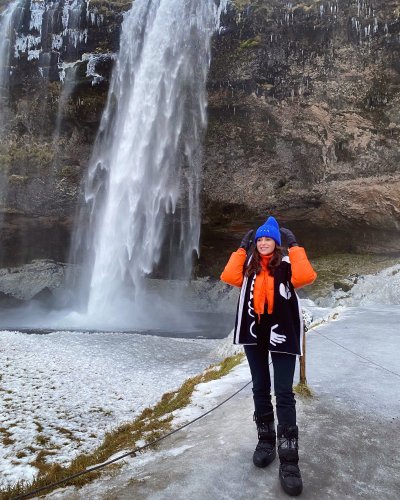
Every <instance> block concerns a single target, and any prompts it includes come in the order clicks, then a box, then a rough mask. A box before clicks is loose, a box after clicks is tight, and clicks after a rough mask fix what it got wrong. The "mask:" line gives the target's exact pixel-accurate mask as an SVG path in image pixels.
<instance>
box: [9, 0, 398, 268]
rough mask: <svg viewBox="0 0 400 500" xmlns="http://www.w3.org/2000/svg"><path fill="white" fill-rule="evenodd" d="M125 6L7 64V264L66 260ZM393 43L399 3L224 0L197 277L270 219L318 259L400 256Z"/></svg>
mask: <svg viewBox="0 0 400 500" xmlns="http://www.w3.org/2000/svg"><path fill="white" fill-rule="evenodd" d="M32 3H34V2H32ZM44 3H46V2H44ZM128 7H129V2H124V1H122V2H117V1H108V2H103V1H102V0H97V1H95V0H92V1H90V3H89V4H88V7H87V6H86V4H85V9H86V8H87V9H88V10H85V13H84V15H83V16H82V19H81V21H80V23H81V24H80V29H81V30H82V31H83V32H85V30H86V32H85V33H86V34H85V37H83V38H82V40H81V41H80V42H79V43H77V46H76V47H74V48H73V50H72V46H71V45H70V46H69V47H70V49H69V50H67V51H64V52H63V51H62V50H59V49H57V46H55V47H53V48H52V49H51V50H50V49H49V46H48V45H46V43H48V42H43V45H42V46H41V49H43V51H44V52H45V53H49V54H50V57H47V56H46V57H43V56H40V57H39V58H37V59H35V58H32V57H31V56H32V54H31V56H30V55H29V53H28V51H25V52H23V51H22V52H21V53H20V55H19V60H18V61H14V63H13V64H14V70H13V75H12V79H11V99H10V110H9V114H8V120H7V131H6V134H5V136H3V138H2V141H1V144H0V177H1V179H0V180H1V181H2V183H3V185H6V186H7V190H6V193H5V194H4V193H3V203H2V205H3V209H2V213H3V223H2V228H3V229H2V235H1V239H2V242H3V245H2V248H1V251H0V254H1V255H0V257H1V259H2V261H3V263H4V264H6V265H7V264H16V263H22V262H28V261H30V260H31V259H33V258H42V257H49V258H53V259H55V260H59V261H65V260H66V259H67V253H68V244H69V238H70V234H71V229H72V223H73V218H74V215H75V212H76V209H77V205H78V203H79V200H80V199H81V198H80V180H81V178H82V176H83V175H84V172H85V169H86V166H87V164H88V159H89V156H90V151H91V148H92V145H93V141H94V137H95V134H96V130H97V128H98V125H99V120H100V117H101V112H102V110H103V108H104V104H105V99H106V96H107V90H108V76H109V74H110V71H111V68H112V63H113V54H114V53H115V52H116V50H117V49H118V41H119V27H120V23H121V19H122V12H123V11H124V10H126V9H127V8H128ZM25 15H27V14H26V13H25ZM56 17H57V16H56ZM28 28H29V26H28V24H27V21H25V24H22V25H21V36H22V35H24V36H27V35H28V34H29V33H28V32H29V29H28ZM59 28H60V27H58V28H57V30H58V31H57V33H58V32H59V31H60V29H61V28H60V29H59ZM32 30H34V27H33V28H32ZM32 30H31V31H32ZM399 33H400V19H399V10H398V2H395V1H393V0H389V1H383V0H374V1H373V2H372V1H371V2H367V1H364V0H351V1H348V0H338V1H335V0H329V1H328V0H322V1H317V0H306V1H302V2H299V1H293V2H291V3H287V2H281V1H277V0H254V1H251V2H250V1H246V0H232V2H231V5H230V7H229V11H228V13H227V14H226V15H225V17H224V19H223V27H222V29H221V32H220V34H219V35H218V36H216V37H215V40H214V47H213V59H212V65H211V72H210V77H209V84H208V87H209V89H208V90H209V127H208V133H207V137H206V143H205V156H204V179H203V192H202V202H203V232H202V245H203V246H202V257H201V261H200V265H199V267H198V268H197V272H198V273H199V274H213V275H215V276H218V275H219V273H220V270H221V266H222V265H223V262H224V261H225V260H226V257H227V255H228V254H229V252H230V251H231V249H232V248H234V246H235V245H236V244H237V242H238V241H239V239H240V235H241V234H242V232H243V231H245V230H246V229H247V228H248V227H252V226H253V225H255V224H258V222H261V221H262V220H263V218H264V217H265V216H266V214H268V213H270V212H273V213H274V214H275V215H277V217H278V218H279V219H280V220H281V222H284V223H287V225H289V227H291V228H292V229H294V230H295V232H296V233H297V235H298V236H299V240H300V241H301V242H302V243H304V244H305V245H307V246H308V247H309V248H310V249H311V250H313V251H314V252H316V251H326V250H329V251H331V250H341V251H363V252H364V251H372V252H395V251H399V248H400V231H399V229H400V169H399V160H400V154H399V148H398V140H399V135H400V66H399V63H398V61H399V60H400V58H399V52H400V44H399ZM31 34H32V35H35V32H34V31H32V33H31ZM36 35H37V33H36ZM31 49H32V50H38V49H37V47H32V48H31ZM35 54H36V53H35ZM85 54H89V55H85ZM46 61H48V64H47V66H46V64H45V63H46ZM60 61H61V63H62V64H59V62H60ZM72 63H74V64H75V67H76V68H75V69H76V73H75V75H74V84H73V87H72V89H70V90H69V91H68V89H67V88H66V85H64V86H63V85H62V83H61V82H60V77H64V76H65V75H64V76H63V70H66V75H68V67H70V66H71V64H72ZM41 68H42V69H41ZM65 82H66V83H67V80H65ZM60 103H61V104H60ZM60 110H61V115H60ZM57 127H58V128H57ZM56 130H58V132H57V133H55V131H56Z"/></svg>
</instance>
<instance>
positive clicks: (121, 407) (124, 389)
mask: <svg viewBox="0 0 400 500" xmlns="http://www.w3.org/2000/svg"><path fill="white" fill-rule="evenodd" d="M216 345H217V341H216V340H200V339H182V338H181V339H171V338H162V337H157V336H151V335H148V336H145V335H137V334H129V333H82V332H54V333H50V334H37V335H35V334H26V333H21V332H10V331H2V332H0V366H1V372H0V373H1V380H0V397H1V399H0V440H1V441H2V446H1V447H0V478H1V480H0V484H1V485H2V486H4V485H6V484H12V483H14V482H16V481H18V480H22V479H25V480H27V479H31V478H32V477H33V476H34V475H36V474H37V472H38V471H37V469H36V468H34V467H32V466H30V465H29V463H30V462H32V461H33V460H34V458H35V457H36V455H37V454H38V453H39V451H40V450H41V449H46V450H50V451H51V450H53V451H54V452H55V455H54V456H49V457H48V460H49V461H51V460H54V461H55V462H57V463H60V464H66V463H68V462H69V461H70V460H71V459H72V458H73V457H74V456H75V455H76V454H77V453H81V452H84V451H88V450H90V449H93V448H94V447H95V446H96V445H98V444H99V443H100V441H101V439H102V437H103V436H104V434H105V433H106V432H107V431H109V430H110V429H111V428H115V427H116V426H118V425H119V424H121V423H122V422H124V421H130V420H133V419H134V417H135V416H136V415H137V414H138V413H140V412H141V411H142V410H143V409H144V408H145V407H147V406H151V405H153V404H155V403H156V402H157V401H158V400H159V399H160V396H161V395H162V394H163V393H165V392H167V391H170V390H172V389H176V388H178V387H179V386H180V385H181V384H182V382H183V381H184V380H185V379H186V378H188V377H190V376H193V375H195V374H197V373H199V372H201V371H202V370H204V368H206V367H207V366H208V365H210V364H211V363H212V362H215V361H216V357H215V355H213V354H212V351H213V349H214V348H215V347H216Z"/></svg>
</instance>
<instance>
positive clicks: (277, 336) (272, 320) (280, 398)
mask: <svg viewBox="0 0 400 500" xmlns="http://www.w3.org/2000/svg"><path fill="white" fill-rule="evenodd" d="M281 233H282V234H283V235H285V237H286V240H287V244H288V248H289V256H284V255H283V251H282V250H283V249H282V247H281ZM252 235H253V231H249V232H248V233H247V234H246V235H245V237H244V238H243V240H242V243H241V245H240V248H239V250H237V251H236V252H234V253H233V254H232V255H231V257H230V259H229V261H228V263H227V265H226V267H225V269H224V271H223V273H222V275H221V279H222V281H225V282H226V283H229V284H230V285H233V286H239V287H241V292H240V297H239V302H238V307H237V313H236V322H235V331H234V343H235V344H243V345H244V350H245V352H246V356H247V359H248V362H249V365H250V371H251V375H252V380H253V398H254V406H255V412H254V420H255V422H256V425H257V430H258V438H259V441H258V444H257V447H256V449H255V451H254V454H253V462H254V464H255V465H256V466H257V467H266V466H267V465H268V464H270V463H271V462H272V461H273V460H274V458H275V456H276V433H275V425H274V410H273V407H272V402H271V379H270V373H269V365H268V357H269V353H271V358H272V365H273V368H274V389H275V396H276V413H277V418H278V427H277V432H278V455H279V460H280V466H279V479H280V482H281V485H282V487H283V489H284V490H285V491H286V493H288V494H289V495H293V496H296V495H299V494H300V493H301V491H302V489H303V483H302V479H301V474H300V469H299V466H298V460H299V456H298V427H297V425H296V407H295V404H296V402H295V399H294V394H293V376H294V370H295V366H296V355H301V354H302V351H301V346H302V336H303V319H302V314H301V308H300V303H299V300H298V297H297V295H296V293H295V291H294V289H295V288H299V287H302V286H304V285H309V284H310V283H312V282H313V281H314V280H315V278H316V276H317V275H316V273H315V271H314V269H313V268H312V266H311V264H310V262H309V261H308V259H307V255H306V253H305V250H304V248H302V247H300V246H298V244H297V242H296V239H295V237H294V235H293V233H292V232H291V231H289V230H288V229H285V228H281V229H279V225H278V222H277V221H276V219H274V217H269V218H268V220H267V221H266V222H265V224H263V225H262V226H260V227H259V228H258V229H257V231H256V234H255V237H254V244H255V247H254V245H252V241H251V237H252Z"/></svg>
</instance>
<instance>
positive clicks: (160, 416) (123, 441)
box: [0, 354, 243, 500]
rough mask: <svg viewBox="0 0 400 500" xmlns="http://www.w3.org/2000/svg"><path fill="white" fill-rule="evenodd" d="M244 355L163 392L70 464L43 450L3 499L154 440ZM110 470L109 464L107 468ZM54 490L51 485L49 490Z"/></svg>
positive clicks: (1, 493)
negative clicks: (51, 460)
mask: <svg viewBox="0 0 400 500" xmlns="http://www.w3.org/2000/svg"><path fill="white" fill-rule="evenodd" d="M242 359H243V354H239V355H236V356H231V357H229V358H226V359H225V360H224V361H222V362H221V363H220V364H218V365H214V366H210V367H209V368H208V369H207V370H205V372H204V373H202V374H201V375H197V376H196V377H192V378H190V379H187V380H186V381H185V382H184V383H183V384H182V386H181V387H180V388H179V389H178V390H176V391H173V392H168V393H166V394H164V395H163V397H162V398H161V401H159V402H158V403H157V404H156V405H155V406H154V407H152V408H145V409H144V410H143V412H142V413H141V414H140V415H139V416H138V417H137V418H136V419H135V420H134V421H133V422H128V423H125V424H123V425H121V426H120V427H118V428H117V429H115V430H113V431H111V432H109V433H108V434H106V436H105V438H104V440H103V442H102V444H101V445H100V446H99V447H98V448H97V449H96V450H94V451H93V452H92V453H90V454H85V455H79V456H78V457H76V458H75V459H74V460H73V461H72V462H71V464H70V465H69V466H68V467H61V466H60V465H57V464H48V463H46V456H48V455H50V454H52V453H51V451H46V450H41V451H40V452H39V454H38V456H37V457H36V460H35V461H33V462H31V465H34V466H35V467H37V468H38V469H39V474H38V476H37V478H36V479H35V480H34V481H33V482H30V483H28V482H23V483H22V482H21V483H18V484H16V485H15V486H13V487H10V488H5V489H3V490H0V500H9V499H12V498H13V497H15V496H17V495H21V494H27V493H28V492H29V491H32V490H34V489H37V488H40V487H43V486H47V485H49V484H51V483H54V482H57V481H62V480H64V479H65V478H67V477H68V476H71V475H73V474H75V473H77V472H80V471H83V470H85V469H87V468H89V467H93V466H94V465H96V464H99V463H102V462H105V461H107V459H108V458H109V457H110V456H112V455H114V454H115V453H118V452H121V451H123V450H125V451H126V450H130V449H132V450H133V449H134V448H135V445H136V443H137V442H138V441H145V442H146V443H151V442H152V441H154V440H155V439H157V438H159V437H161V436H163V435H165V434H166V433H167V432H169V431H170V430H171V429H172V420H173V415H172V412H174V411H176V410H179V409H180V408H183V407H185V406H187V405H188V404H189V403H190V398H191V396H192V394H193V391H194V390H195V388H196V386H197V385H198V384H200V383H203V382H209V381H211V380H216V379H219V378H221V377H223V376H224V375H226V374H227V373H229V372H230V371H231V370H232V369H233V368H234V367H235V366H236V365H238V364H239V363H240V362H241V360H242ZM108 470H109V468H108ZM100 474H101V472H100V471H95V472H90V473H88V474H85V475H83V476H81V477H79V478H76V479H74V480H72V481H68V485H74V486H78V487H80V486H83V485H85V484H87V483H89V482H90V481H93V480H94V479H97V478H98V477H99V476H100ZM53 489H54V488H53ZM50 491H52V489H51V488H49V489H48V490H46V493H49V492H50Z"/></svg>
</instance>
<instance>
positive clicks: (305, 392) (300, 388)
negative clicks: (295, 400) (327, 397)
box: [293, 382, 314, 398]
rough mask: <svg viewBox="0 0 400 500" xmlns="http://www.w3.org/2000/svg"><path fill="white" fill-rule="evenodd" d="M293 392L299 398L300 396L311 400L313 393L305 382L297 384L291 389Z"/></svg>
mask: <svg viewBox="0 0 400 500" xmlns="http://www.w3.org/2000/svg"><path fill="white" fill-rule="evenodd" d="M293 390H294V392H295V393H296V394H298V395H299V396H302V397H303V398H313V397H314V393H313V391H312V390H311V389H310V387H309V386H308V384H307V382H305V383H304V382H299V383H298V384H297V385H295V386H294V387H293Z"/></svg>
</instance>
